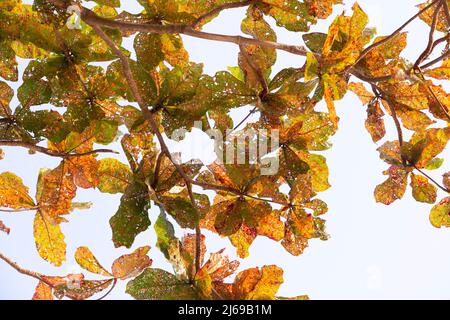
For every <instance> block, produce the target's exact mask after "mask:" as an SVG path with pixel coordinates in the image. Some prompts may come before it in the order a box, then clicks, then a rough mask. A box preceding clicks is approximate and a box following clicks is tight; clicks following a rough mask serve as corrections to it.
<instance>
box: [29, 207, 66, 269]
mask: <svg viewBox="0 0 450 320" xmlns="http://www.w3.org/2000/svg"><path fill="white" fill-rule="evenodd" d="M34 240H35V242H36V248H37V251H38V253H39V255H40V256H41V257H42V258H43V259H45V260H47V261H48V262H50V263H52V264H53V265H55V266H57V267H59V266H61V265H62V263H63V262H64V261H65V260H66V243H65V242H64V235H63V233H62V232H61V227H60V226H59V225H52V224H50V223H47V222H46V221H45V220H44V218H43V217H42V214H41V213H40V211H38V212H37V214H36V217H35V219H34Z"/></svg>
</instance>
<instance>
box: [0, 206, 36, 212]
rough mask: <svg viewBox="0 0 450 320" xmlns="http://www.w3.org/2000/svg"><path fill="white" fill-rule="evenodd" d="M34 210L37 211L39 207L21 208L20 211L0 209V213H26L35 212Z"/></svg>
mask: <svg viewBox="0 0 450 320" xmlns="http://www.w3.org/2000/svg"><path fill="white" fill-rule="evenodd" d="M35 210H39V207H30V208H21V209H3V208H0V212H6V213H16V212H27V211H35Z"/></svg>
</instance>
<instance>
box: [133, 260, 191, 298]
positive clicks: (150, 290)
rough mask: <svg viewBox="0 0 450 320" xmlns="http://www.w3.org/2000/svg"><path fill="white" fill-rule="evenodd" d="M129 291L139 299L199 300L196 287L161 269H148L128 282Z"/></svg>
mask: <svg viewBox="0 0 450 320" xmlns="http://www.w3.org/2000/svg"><path fill="white" fill-rule="evenodd" d="M127 293H128V294H130V295H131V296H132V297H133V298H135V299H138V300H197V299H198V298H199V296H198V294H197V293H196V292H195V289H194V288H193V287H192V285H190V284H189V283H187V282H184V281H180V280H178V279H177V278H176V277H175V276H174V275H172V274H170V273H168V272H167V271H164V270H161V269H151V268H148V269H146V270H145V271H144V272H143V273H142V274H141V275H140V276H138V277H137V278H136V279H134V280H132V281H130V282H129V283H128V284H127Z"/></svg>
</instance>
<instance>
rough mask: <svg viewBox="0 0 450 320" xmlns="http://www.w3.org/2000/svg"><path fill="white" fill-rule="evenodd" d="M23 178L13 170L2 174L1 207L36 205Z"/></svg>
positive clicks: (20, 207) (19, 207) (23, 207)
mask: <svg viewBox="0 0 450 320" xmlns="http://www.w3.org/2000/svg"><path fill="white" fill-rule="evenodd" d="M28 190H29V189H28V188H27V187H26V186H24V184H23V182H22V179H21V178H19V177H18V176H16V175H15V174H14V173H11V172H3V173H1V174H0V207H7V208H12V209H26V208H33V207H35V206H36V205H35V203H34V200H33V199H32V198H31V197H30V195H29V194H28Z"/></svg>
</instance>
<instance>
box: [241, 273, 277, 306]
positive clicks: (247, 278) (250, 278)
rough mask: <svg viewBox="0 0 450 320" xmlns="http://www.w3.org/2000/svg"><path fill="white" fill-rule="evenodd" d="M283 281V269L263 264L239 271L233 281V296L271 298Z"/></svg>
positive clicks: (247, 298) (251, 298) (273, 297)
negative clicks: (261, 266) (259, 266)
mask: <svg viewBox="0 0 450 320" xmlns="http://www.w3.org/2000/svg"><path fill="white" fill-rule="evenodd" d="M282 283H283V270H281V269H280V268H279V267H277V266H264V267H263V268H262V269H259V268H252V269H247V270H245V271H242V272H240V273H239V274H238V275H237V276H236V280H235V281H234V283H233V293H234V295H235V298H237V299H243V300H273V299H275V295H276V293H277V292H278V289H279V288H280V285H281V284H282Z"/></svg>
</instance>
